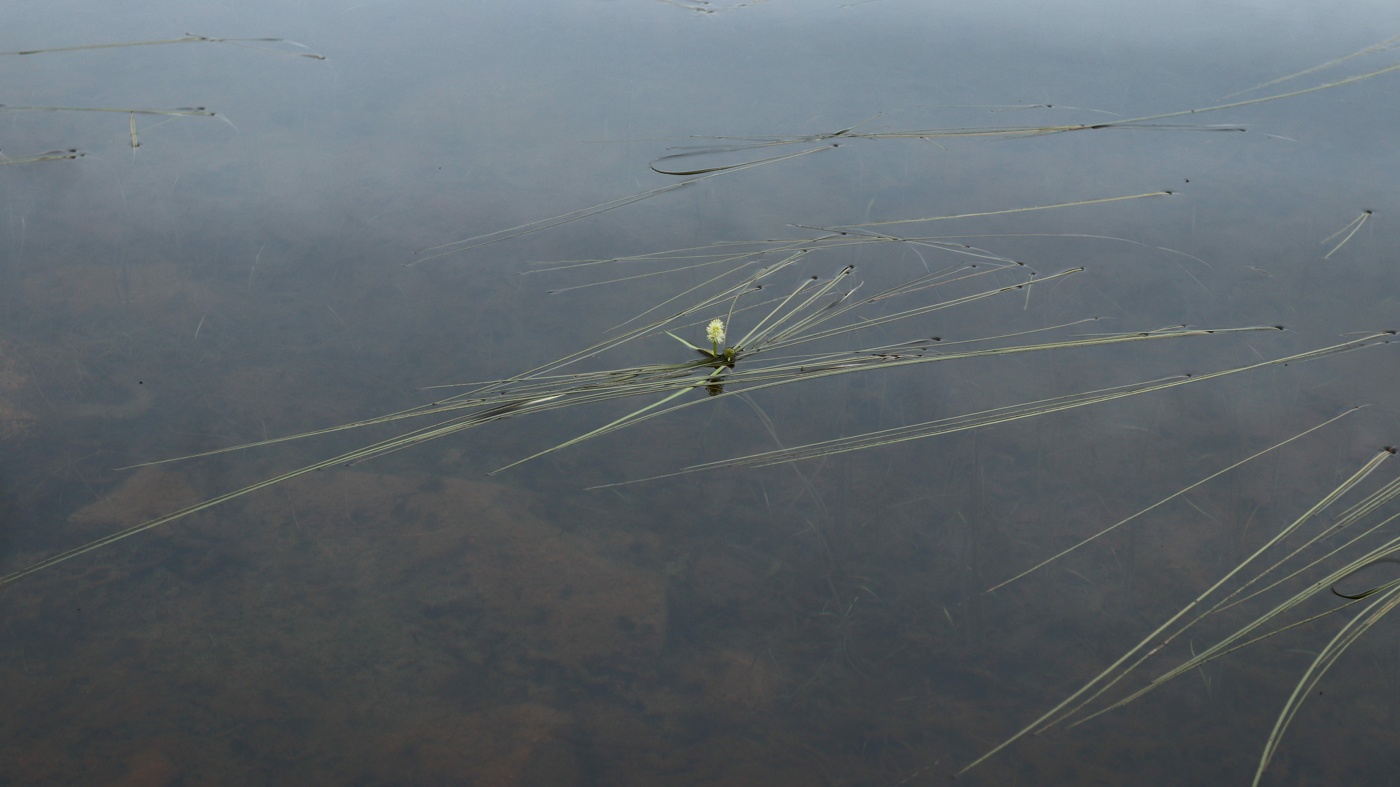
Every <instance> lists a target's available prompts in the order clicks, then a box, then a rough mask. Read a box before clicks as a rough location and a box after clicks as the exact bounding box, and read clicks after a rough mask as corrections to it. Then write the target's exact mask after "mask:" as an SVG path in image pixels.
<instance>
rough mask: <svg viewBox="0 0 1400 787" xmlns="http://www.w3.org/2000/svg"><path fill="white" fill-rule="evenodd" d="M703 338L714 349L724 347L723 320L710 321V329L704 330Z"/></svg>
mask: <svg viewBox="0 0 1400 787" xmlns="http://www.w3.org/2000/svg"><path fill="white" fill-rule="evenodd" d="M705 338H706V339H709V340H710V343H711V344H713V345H714V346H716V347H723V346H724V320H720V319H714V320H710V327H708V328H706V329H705Z"/></svg>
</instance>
